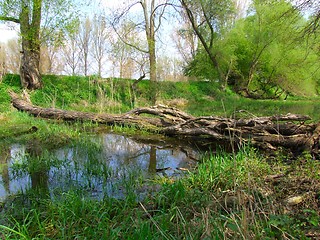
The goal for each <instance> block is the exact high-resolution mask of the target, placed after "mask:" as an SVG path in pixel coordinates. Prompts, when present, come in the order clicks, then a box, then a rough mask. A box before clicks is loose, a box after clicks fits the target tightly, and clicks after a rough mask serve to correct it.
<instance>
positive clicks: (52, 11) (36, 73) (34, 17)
mask: <svg viewBox="0 0 320 240" xmlns="http://www.w3.org/2000/svg"><path fill="white" fill-rule="evenodd" d="M71 5H72V0H52V1H50V0H16V1H11V0H4V1H1V2H0V20H1V21H6V22H13V23H16V24H19V25H20V35H21V64H20V78H21V85H22V87H23V88H27V89H31V90H33V89H38V88H41V87H42V85H43V83H42V80H41V75H40V46H41V38H40V33H41V26H42V25H44V26H46V28H49V27H52V31H54V30H56V29H58V28H59V27H61V26H62V25H65V24H66V22H68V21H66V20H68V19H70V17H71V15H72V14H71V13H72V12H74V9H76V8H74V7H73V8H71ZM44 14H46V15H44ZM44 16H46V17H45V18H44ZM42 19H45V20H46V21H42Z"/></svg>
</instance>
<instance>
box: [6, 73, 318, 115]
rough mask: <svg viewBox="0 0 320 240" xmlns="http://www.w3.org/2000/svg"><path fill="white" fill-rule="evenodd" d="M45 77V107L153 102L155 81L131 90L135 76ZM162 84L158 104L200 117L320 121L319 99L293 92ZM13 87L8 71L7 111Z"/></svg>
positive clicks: (40, 94) (98, 108)
mask: <svg viewBox="0 0 320 240" xmlns="http://www.w3.org/2000/svg"><path fill="white" fill-rule="evenodd" d="M43 81H44V86H45V87H44V88H43V89H41V90H38V91H34V92H33V93H31V100H32V102H33V103H34V104H37V105H40V106H43V107H57V108H63V109H72V110H79V111H93V112H112V113H119V112H126V111H128V110H130V109H132V108H133V107H141V106H150V105H151V102H150V99H152V96H150V94H151V93H150V91H149V81H142V82H140V83H138V85H137V89H136V90H135V91H134V92H132V91H131V88H130V86H131V85H132V83H133V80H125V79H114V78H108V79H98V78H95V77H87V78H85V77H67V76H44V77H43ZM158 85H159V87H158V88H157V89H158V96H157V102H158V103H162V104H167V105H170V106H175V107H178V108H181V109H183V110H185V111H186V112H188V113H190V114H193V115H197V116H199V115H216V116H231V115H234V114H237V113H238V112H239V111H240V112H242V114H247V116H251V115H259V116H262V115H273V114H281V113H284V114H285V113H288V112H291V113H297V114H308V115H310V116H311V117H312V118H313V119H314V120H319V119H320V114H319V112H320V109H319V108H320V105H319V104H318V103H319V101H320V100H319V99H318V98H313V99H297V98H295V97H290V96H289V97H288V99H287V100H252V99H246V98H243V97H240V96H238V95H236V94H235V93H233V92H232V91H230V90H227V91H226V92H221V90H219V88H218V86H217V85H216V84H215V83H212V82H204V81H189V82H176V83H175V82H159V83H158ZM8 89H14V90H16V91H19V90H20V80H19V77H18V76H16V75H7V76H6V77H5V78H4V79H3V81H2V84H0V93H1V95H0V110H1V111H2V112H4V111H8V110H9V109H10V98H9V95H8V94H7V90H8ZM133 95H134V96H135V102H134V104H133V102H132V99H133ZM239 116H242V115H239Z"/></svg>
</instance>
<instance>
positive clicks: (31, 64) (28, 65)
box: [20, 49, 42, 90]
mask: <svg viewBox="0 0 320 240" xmlns="http://www.w3.org/2000/svg"><path fill="white" fill-rule="evenodd" d="M39 59H40V54H39V53H38V52H32V51H29V50H26V49H25V50H23V51H22V57H21V65H20V79H21V86H22V87H23V88H26V89H29V90H35V89H39V88H41V87H42V80H41V75H40V72H39Z"/></svg>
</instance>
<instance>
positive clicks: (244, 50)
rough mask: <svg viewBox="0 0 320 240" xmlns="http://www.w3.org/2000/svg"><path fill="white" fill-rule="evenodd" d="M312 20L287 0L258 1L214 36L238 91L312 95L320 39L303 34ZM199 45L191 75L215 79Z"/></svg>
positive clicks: (319, 73) (268, 95)
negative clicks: (229, 26) (309, 20)
mask: <svg viewBox="0 0 320 240" xmlns="http://www.w3.org/2000/svg"><path fill="white" fill-rule="evenodd" d="M308 24H309V23H308V21H307V20H306V19H305V18H304V16H302V15H301V13H300V12H298V11H297V10H296V9H294V8H293V6H292V5H291V4H289V3H287V2H286V1H279V2H272V3H271V2H269V1H267V2H264V1H262V2H260V1H256V2H255V3H254V4H253V6H252V9H251V12H250V14H249V15H248V16H247V17H246V18H243V19H240V20H238V21H236V22H235V24H234V25H233V26H232V27H231V28H230V29H226V30H225V31H224V33H223V34H221V36H220V37H219V38H217V39H216V41H215V44H214V47H213V48H212V51H215V54H216V55H218V56H219V58H218V59H219V63H220V66H221V69H222V70H223V71H224V75H225V76H226V78H227V80H228V84H229V86H231V87H232V88H233V89H234V90H235V91H236V92H238V93H241V94H242V95H244V96H249V97H254V98H274V97H280V96H281V95H282V96H284V97H285V96H286V95H287V94H293V95H300V96H314V95H316V94H318V88H319V82H318V81H319V80H318V79H319V77H320V71H319V65H318V62H319V60H320V59H319V50H318V45H319V44H318V43H319V37H318V35H317V34H316V33H315V34H314V35H312V37H311V36H310V35H308V36H307V35H304V34H303V33H304V29H305V27H306V26H308ZM202 49H203V48H202V46H201V45H200V46H199V48H198V52H197V54H196V56H195V58H194V59H193V61H192V62H191V63H190V64H189V65H188V67H187V68H186V72H187V73H188V74H189V75H195V76H198V77H202V78H206V79H211V80H216V79H217V78H218V77H219V76H218V75H217V74H216V72H217V71H216V69H215V68H213V67H212V65H210V64H208V54H207V53H206V52H205V51H203V50H202Z"/></svg>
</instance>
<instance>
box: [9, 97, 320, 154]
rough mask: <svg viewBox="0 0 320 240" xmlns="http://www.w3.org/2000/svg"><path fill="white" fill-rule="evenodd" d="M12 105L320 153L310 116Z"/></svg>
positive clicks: (17, 101)
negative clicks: (111, 111)
mask: <svg viewBox="0 0 320 240" xmlns="http://www.w3.org/2000/svg"><path fill="white" fill-rule="evenodd" d="M10 96H11V99H12V104H13V106H14V107H15V108H17V109H18V110H21V111H25V112H28V113H29V114H32V115H34V116H37V117H42V118H50V119H62V120H67V121H92V122H96V123H102V124H108V125H116V124H120V125H128V126H136V127H140V128H144V129H147V130H148V131H156V132H158V133H162V134H165V135H168V136H174V137H180V138H191V139H193V140H200V141H201V142H202V143H207V144H210V143H212V142H217V141H219V142H225V143H228V142H229V143H230V142H232V143H234V144H236V145H237V146H238V145H241V144H243V143H248V142H250V143H251V145H253V146H257V147H260V148H263V149H270V150H276V149H278V148H279V147H284V148H288V149H291V150H294V151H303V150H308V151H311V152H313V153H318V147H319V134H320V124H314V123H311V124H307V123H305V121H307V120H310V117H309V116H305V115H297V114H290V113H288V114H286V115H278V116H270V117H253V118H249V119H235V118H223V117H215V116H207V117H194V116H191V115H189V114H187V113H185V112H183V111H181V110H179V109H177V108H173V107H168V106H164V105H157V106H153V107H143V108H136V109H134V110H132V111H129V112H127V113H124V114H97V113H86V112H76V111H66V110H61V109H55V108H41V107H38V106H34V105H32V104H31V103H30V102H28V101H26V100H23V99H22V98H20V97H19V96H18V95H17V94H15V93H13V92H10Z"/></svg>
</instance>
